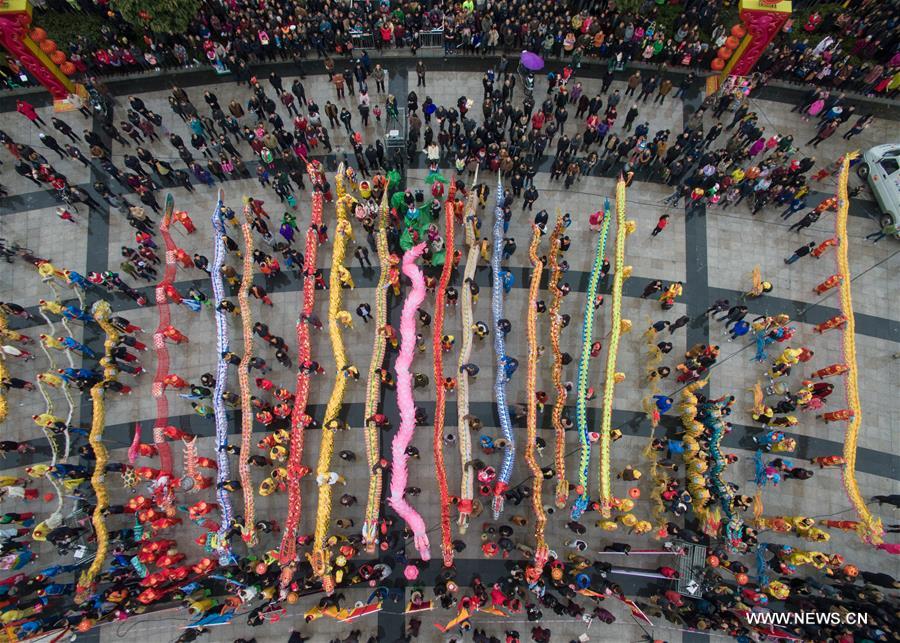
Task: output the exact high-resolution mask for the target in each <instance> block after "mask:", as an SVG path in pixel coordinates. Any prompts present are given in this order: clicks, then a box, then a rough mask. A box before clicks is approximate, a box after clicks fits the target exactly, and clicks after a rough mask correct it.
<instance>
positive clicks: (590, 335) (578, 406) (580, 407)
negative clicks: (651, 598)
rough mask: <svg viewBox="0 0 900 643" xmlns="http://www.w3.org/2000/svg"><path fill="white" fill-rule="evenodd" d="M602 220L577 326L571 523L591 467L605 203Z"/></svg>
mask: <svg viewBox="0 0 900 643" xmlns="http://www.w3.org/2000/svg"><path fill="white" fill-rule="evenodd" d="M602 217H603V221H602V222H601V224H600V236H599V237H598V238H597V246H596V250H595V251H594V263H593V265H592V266H591V276H590V279H589V280H588V288H587V304H586V305H585V307H584V322H583V323H582V326H581V359H580V360H579V361H578V383H577V384H578V388H577V392H576V397H575V421H576V426H577V428H578V439H579V441H580V442H581V458H580V460H579V464H578V487H577V489H576V491H577V493H578V497H577V498H576V499H575V502H574V503H573V504H572V520H578V519H579V518H580V517H581V516H582V514H584V512H585V511H586V510H587V506H588V483H589V475H590V474H589V471H590V465H591V438H590V431H589V427H588V423H587V398H588V377H589V375H590V366H591V344H592V343H593V340H594V310H595V306H594V302H595V301H596V300H597V288H598V285H599V284H600V273H601V272H602V270H603V257H604V254H605V252H606V240H607V238H608V237H609V226H610V222H611V221H612V216H611V215H610V207H609V200H608V199H607V200H606V202H605V203H604V204H603V215H602Z"/></svg>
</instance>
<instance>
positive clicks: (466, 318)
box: [456, 175, 480, 534]
mask: <svg viewBox="0 0 900 643" xmlns="http://www.w3.org/2000/svg"><path fill="white" fill-rule="evenodd" d="M476 179H477V175H476ZM476 199H477V196H476V194H475V190H470V191H469V194H468V195H467V196H466V205H465V210H464V213H465V214H464V220H463V229H464V230H465V238H466V246H467V247H468V248H469V252H468V254H467V255H466V265H465V268H464V270H463V283H464V284H465V283H467V280H471V279H474V278H475V270H476V269H477V268H478V258H479V256H480V252H479V249H478V234H477V230H476V218H475V204H476V203H477V200H476ZM460 297H461V299H462V303H461V305H460V316H461V321H462V323H461V325H462V329H461V331H460V332H461V334H462V346H461V347H460V350H459V362H458V363H457V366H458V368H457V373H458V377H459V384H458V386H457V393H456V415H457V423H458V425H459V426H458V428H459V460H460V466H461V476H460V489H459V505H458V506H457V509H458V510H459V518H458V521H457V524H458V525H459V532H460V533H461V534H464V533H466V529H467V528H468V526H469V517H470V516H471V515H472V510H473V501H474V496H475V473H474V471H473V468H472V467H470V466H466V465H467V463H469V462H470V461H471V460H472V435H471V430H472V429H471V426H470V424H469V374H468V373H467V372H466V371H465V370H464V369H463V366H464V365H465V364H468V363H469V359H470V358H471V355H472V335H473V330H472V306H473V303H472V291H471V289H469V288H465V287H464V288H462V289H461V293H460Z"/></svg>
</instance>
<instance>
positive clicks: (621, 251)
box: [591, 176, 635, 518]
mask: <svg viewBox="0 0 900 643" xmlns="http://www.w3.org/2000/svg"><path fill="white" fill-rule="evenodd" d="M634 227H635V226H634V222H632V221H628V222H626V221H625V180H624V179H623V178H622V177H621V176H620V177H619V181H618V183H617V184H616V253H615V258H614V263H613V270H614V271H615V273H614V274H613V286H612V310H611V311H610V312H611V315H612V324H611V326H612V328H611V331H610V337H609V345H608V348H607V353H606V386H605V388H604V389H603V412H602V416H601V417H602V420H601V421H602V425H601V429H600V512H601V514H602V515H603V517H604V518H607V517H609V510H610V503H611V495H610V490H609V481H610V470H609V467H610V465H609V448H610V444H611V443H612V405H613V396H614V394H615V389H616V382H617V381H619V379H618V377H617V375H618V374H617V373H616V357H617V356H618V350H619V337H620V336H621V334H622V332H623V330H625V331H627V328H629V327H630V322H628V320H623V319H622V285H623V284H624V283H625V279H626V278H627V277H628V275H629V274H630V272H631V270H630V268H626V267H625V239H626V238H627V237H628V235H629V234H631V232H632V231H634ZM591 303H592V302H591Z"/></svg>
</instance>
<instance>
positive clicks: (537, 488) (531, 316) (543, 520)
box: [525, 226, 549, 582]
mask: <svg viewBox="0 0 900 643" xmlns="http://www.w3.org/2000/svg"><path fill="white" fill-rule="evenodd" d="M541 235H542V232H541V229H540V228H539V227H537V226H533V232H532V235H531V245H530V246H529V248H528V257H529V259H531V283H530V284H529V288H528V320H527V329H528V369H527V375H526V378H527V379H526V383H525V392H526V396H527V400H528V410H527V412H528V417H527V428H528V437H527V441H526V443H525V461H526V462H527V463H528V468H529V469H530V470H531V484H532V489H531V509H532V511H533V512H534V565H533V567H531V568H529V570H528V574H529V575H530V577H531V578H532V579H533V582H536V581H537V580H538V579H539V578H540V577H541V575H542V574H543V573H544V565H546V564H547V556H548V555H549V550H548V548H547V541H546V540H544V526H545V525H546V524H547V516H546V515H545V514H544V503H543V496H542V490H543V482H544V473H543V471H541V466H540V465H539V464H538V461H537V459H536V458H535V456H534V451H535V443H536V442H537V394H536V392H535V383H536V381H537V363H538V358H539V355H538V341H537V298H538V293H539V292H540V288H541V274H542V273H543V269H544V264H543V262H542V261H541V259H540V257H538V247H539V246H540V245H541Z"/></svg>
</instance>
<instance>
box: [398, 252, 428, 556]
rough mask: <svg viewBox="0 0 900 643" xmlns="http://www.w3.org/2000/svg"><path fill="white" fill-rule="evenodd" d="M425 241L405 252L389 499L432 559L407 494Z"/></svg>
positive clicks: (422, 553)
mask: <svg viewBox="0 0 900 643" xmlns="http://www.w3.org/2000/svg"><path fill="white" fill-rule="evenodd" d="M425 246H426V244H424V243H420V244H418V245H416V246H413V247H412V248H410V249H409V250H407V251H406V254H404V255H403V274H404V275H406V276H407V277H408V278H409V280H410V281H411V282H412V289H411V290H410V292H409V294H408V295H407V296H406V301H404V302H403V310H402V311H401V312H400V354H399V355H398V356H397V359H396V361H395V362H394V371H395V373H396V375H397V406H399V407H400V426H399V427H398V428H397V433H396V435H395V436H394V441H393V442H392V443H391V456H392V458H393V469H392V472H391V484H390V494H391V495H390V497H389V498H388V503H389V504H390V506H391V507H392V508H393V509H394V511H396V512H397V515H399V516H400V517H401V518H403V520H404V521H405V522H406V526H407V527H408V528H409V530H410V531H411V532H412V534H413V543H414V544H415V546H416V549H417V550H418V551H419V555H420V556H421V557H422V560H429V559H430V558H431V552H430V551H429V545H428V534H427V532H426V529H425V521H424V520H422V516H421V515H420V514H419V512H418V511H416V510H415V509H413V507H412V505H410V504H409V502H408V501H407V500H406V498H405V497H404V494H405V493H406V483H407V481H408V480H409V469H408V462H409V456H408V455H407V454H406V447H408V446H409V443H410V442H411V441H412V438H413V434H414V432H415V429H416V403H415V400H414V399H413V387H412V373H411V372H410V370H409V369H410V366H411V365H412V360H413V353H414V351H415V348H416V317H415V315H416V311H417V310H418V309H419V306H421V305H422V302H423V301H424V300H425V277H424V276H423V275H422V269H421V268H419V267H418V266H417V265H416V260H417V259H418V258H419V257H421V256H422V253H423V252H425Z"/></svg>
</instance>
